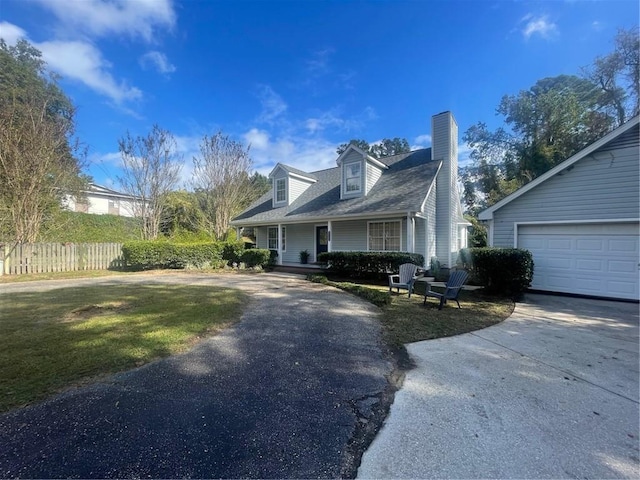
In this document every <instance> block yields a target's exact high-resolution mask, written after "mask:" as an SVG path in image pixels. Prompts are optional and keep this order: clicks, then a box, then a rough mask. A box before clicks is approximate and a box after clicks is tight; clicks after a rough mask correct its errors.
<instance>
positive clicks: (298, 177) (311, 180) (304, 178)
mask: <svg viewBox="0 0 640 480" xmlns="http://www.w3.org/2000/svg"><path fill="white" fill-rule="evenodd" d="M288 175H289V176H290V177H292V178H297V179H299V180H304V181H305V182H310V183H316V182H317V181H318V180H316V179H314V178H309V177H305V176H303V175H298V174H297V173H293V172H288Z"/></svg>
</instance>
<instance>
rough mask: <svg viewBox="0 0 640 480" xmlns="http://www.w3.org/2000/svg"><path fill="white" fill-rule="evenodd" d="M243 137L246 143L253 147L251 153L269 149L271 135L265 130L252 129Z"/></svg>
mask: <svg viewBox="0 0 640 480" xmlns="http://www.w3.org/2000/svg"><path fill="white" fill-rule="evenodd" d="M243 137H244V141H245V142H246V143H247V144H248V145H250V146H251V151H256V150H258V151H264V150H267V149H268V148H269V134H268V133H267V132H265V131H264V130H259V129H257V128H252V129H251V130H249V131H248V132H247V133H245V134H244V135H243Z"/></svg>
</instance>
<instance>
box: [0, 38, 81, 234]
mask: <svg viewBox="0 0 640 480" xmlns="http://www.w3.org/2000/svg"><path fill="white" fill-rule="evenodd" d="M57 80H58V78H57V77H56V76H55V75H54V74H53V73H52V72H50V71H49V70H48V69H47V66H46V64H45V62H44V61H43V60H42V56H41V53H40V52H39V51H38V50H37V49H35V48H34V47H33V46H32V45H30V44H29V43H28V42H27V41H25V40H19V41H18V42H17V44H16V45H15V46H11V47H10V46H8V45H7V44H6V43H5V41H4V40H2V39H0V185H1V186H2V187H1V188H0V234H2V236H3V237H4V238H5V239H6V240H11V241H13V242H16V243H20V242H35V241H36V240H37V239H38V236H39V234H40V230H41V228H42V227H43V225H45V224H46V222H47V221H51V220H52V219H53V218H54V217H55V216H56V215H57V214H58V213H59V212H60V209H61V204H62V202H63V201H64V199H65V198H67V197H68V196H75V197H79V196H81V193H80V192H81V191H82V189H83V187H85V186H86V181H87V178H86V177H85V176H84V175H83V174H82V171H81V170H82V166H83V164H82V161H81V160H80V159H79V158H78V154H80V153H81V151H80V149H79V148H78V147H79V145H78V143H77V142H76V141H74V140H73V138H72V137H73V134H74V127H75V123H74V117H75V108H74V106H73V104H72V102H71V100H70V99H69V98H68V97H67V96H66V95H65V94H64V92H63V91H62V90H61V89H60V87H59V86H58V84H57Z"/></svg>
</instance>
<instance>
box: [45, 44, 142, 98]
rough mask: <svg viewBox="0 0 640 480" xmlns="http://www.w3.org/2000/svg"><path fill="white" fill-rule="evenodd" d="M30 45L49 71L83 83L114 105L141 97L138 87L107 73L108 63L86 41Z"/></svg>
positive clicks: (109, 66) (109, 65)
mask: <svg viewBox="0 0 640 480" xmlns="http://www.w3.org/2000/svg"><path fill="white" fill-rule="evenodd" d="M34 46H35V47H36V48H37V49H38V50H40V51H41V52H42V56H43V58H44V60H45V61H46V62H47V64H48V65H49V67H51V69H52V70H55V71H56V72H58V73H60V74H61V75H62V76H63V77H67V78H71V79H74V80H77V81H80V82H82V83H84V84H85V85H87V86H88V87H90V88H91V89H93V90H95V91H96V92H98V93H100V94H102V95H105V96H107V97H109V98H111V99H112V100H113V101H115V102H116V103H117V104H121V103H123V102H125V101H130V100H138V99H140V98H142V92H141V91H140V90H139V89H138V88H136V87H133V86H129V85H127V83H126V82H124V81H120V82H118V81H116V80H115V79H114V78H113V76H112V75H111V73H110V72H109V69H110V68H111V64H110V63H109V62H107V61H106V60H105V59H104V58H103V57H102V53H100V51H99V50H98V49H97V48H96V47H94V46H93V45H92V44H90V43H88V42H84V41H70V42H68V41H59V40H54V41H49V42H42V43H34Z"/></svg>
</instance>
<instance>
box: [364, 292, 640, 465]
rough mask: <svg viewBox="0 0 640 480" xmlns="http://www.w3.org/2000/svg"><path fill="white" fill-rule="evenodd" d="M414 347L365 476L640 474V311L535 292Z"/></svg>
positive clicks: (367, 460) (634, 306)
mask: <svg viewBox="0 0 640 480" xmlns="http://www.w3.org/2000/svg"><path fill="white" fill-rule="evenodd" d="M408 350H409V353H410V355H411V356H412V357H413V359H414V360H415V361H416V364H417V368H416V369H414V370H412V371H410V372H408V373H407V376H406V378H405V382H404V385H403V386H402V388H401V389H400V391H398V392H397V393H396V396H395V401H394V404H393V405H392V407H391V411H390V414H389V417H388V418H387V420H386V421H385V425H384V427H383V428H382V429H381V430H380V432H379V433H378V436H377V437H376V439H375V440H374V442H373V443H372V445H371V447H370V448H369V449H368V450H367V451H366V452H365V454H364V456H363V459H362V464H361V466H360V468H359V470H358V478H640V463H639V459H638V457H639V453H638V452H639V440H638V437H639V435H640V427H639V418H640V408H639V403H638V402H639V399H638V397H639V385H638V383H639V381H638V378H639V363H638V362H639V359H638V350H639V343H638V305H637V304H630V303H621V302H605V301H595V300H586V299H577V298H567V297H553V296H545V295H527V297H526V300H525V301H524V302H523V303H518V304H517V306H516V310H515V312H514V314H513V316H511V317H510V318H509V319H507V320H506V321H505V322H503V323H501V324H498V325H495V326H492V327H489V328H487V329H484V330H479V331H476V332H473V333H468V334H465V335H460V336H457V337H450V338H441V339H438V340H429V341H425V342H418V343H414V344H411V345H409V347H408Z"/></svg>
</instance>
